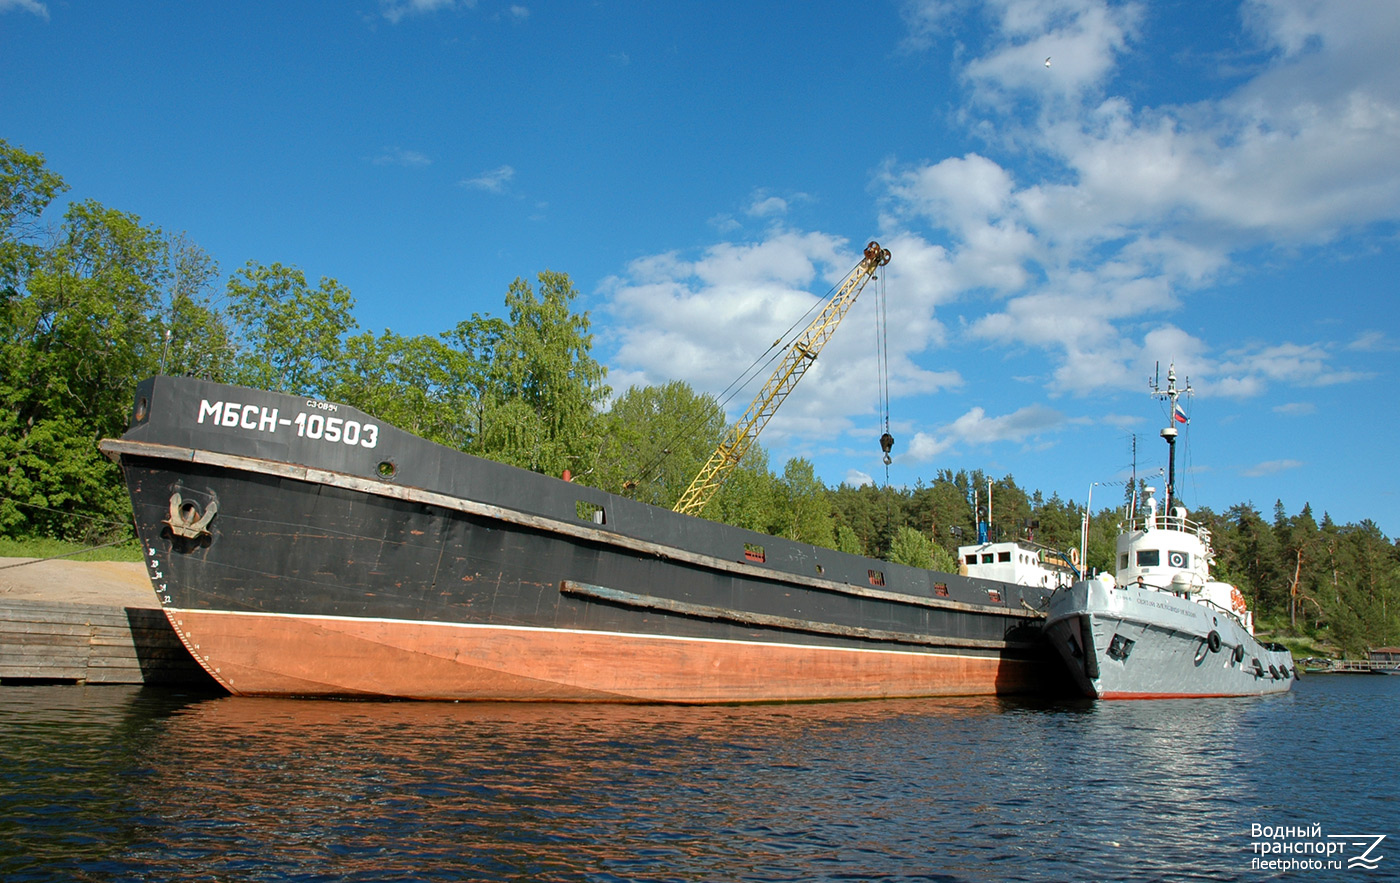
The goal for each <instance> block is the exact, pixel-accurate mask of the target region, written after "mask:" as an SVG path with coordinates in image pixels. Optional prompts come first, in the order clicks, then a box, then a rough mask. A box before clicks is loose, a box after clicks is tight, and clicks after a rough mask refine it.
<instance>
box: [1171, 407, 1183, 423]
mask: <svg viewBox="0 0 1400 883" xmlns="http://www.w3.org/2000/svg"><path fill="white" fill-rule="evenodd" d="M1172 418H1173V419H1175V420H1176V422H1177V423H1185V422H1186V412H1185V411H1183V410H1181V405H1173V406H1172Z"/></svg>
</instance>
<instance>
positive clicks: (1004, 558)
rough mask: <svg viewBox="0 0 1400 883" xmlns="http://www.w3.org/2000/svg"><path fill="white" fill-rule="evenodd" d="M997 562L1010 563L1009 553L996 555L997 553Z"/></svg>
mask: <svg viewBox="0 0 1400 883" xmlns="http://www.w3.org/2000/svg"><path fill="white" fill-rule="evenodd" d="M997 560H998V561H1005V562H1008V563H1010V561H1011V553H1010V552H998V553H997Z"/></svg>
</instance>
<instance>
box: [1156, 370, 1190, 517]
mask: <svg viewBox="0 0 1400 883" xmlns="http://www.w3.org/2000/svg"><path fill="white" fill-rule="evenodd" d="M1158 370H1159V371H1160V370H1161V366H1160V363H1159V365H1158ZM1183 395H1187V396H1189V395H1191V381H1190V379H1187V381H1186V388H1185V389H1177V388H1176V363H1175V362H1173V363H1170V364H1169V365H1168V366H1167V388H1166V389H1162V388H1161V387H1160V386H1159V385H1158V382H1157V377H1153V379H1152V397H1153V398H1156V399H1166V400H1167V402H1168V403H1169V404H1170V405H1171V412H1170V414H1169V415H1168V417H1167V420H1168V421H1169V422H1168V424H1167V427H1166V428H1165V429H1163V430H1162V432H1161V435H1162V438H1164V439H1166V440H1167V492H1166V499H1165V503H1164V505H1163V507H1162V508H1163V510H1164V511H1166V512H1168V513H1170V512H1171V511H1172V505H1173V504H1174V503H1175V502H1176V436H1177V429H1176V424H1178V423H1186V422H1187V419H1186V412H1185V411H1184V410H1182V408H1181V406H1180V405H1179V404H1177V400H1178V399H1180V398H1181V397H1182V396H1183Z"/></svg>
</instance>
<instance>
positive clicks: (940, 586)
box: [933, 583, 948, 598]
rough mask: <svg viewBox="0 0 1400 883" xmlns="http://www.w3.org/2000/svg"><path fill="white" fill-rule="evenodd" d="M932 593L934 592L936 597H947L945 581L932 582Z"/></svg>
mask: <svg viewBox="0 0 1400 883" xmlns="http://www.w3.org/2000/svg"><path fill="white" fill-rule="evenodd" d="M933 593H934V594H935V595H937V596H938V597H940V598H946V597H948V584H947V583H934V584H933Z"/></svg>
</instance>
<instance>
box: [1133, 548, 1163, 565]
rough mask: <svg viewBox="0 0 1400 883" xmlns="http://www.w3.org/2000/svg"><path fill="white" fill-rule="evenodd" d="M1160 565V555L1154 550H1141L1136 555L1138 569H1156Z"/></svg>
mask: <svg viewBox="0 0 1400 883" xmlns="http://www.w3.org/2000/svg"><path fill="white" fill-rule="evenodd" d="M1161 563H1162V553H1161V552H1159V551H1157V550H1156V549H1141V550H1139V551H1138V553H1137V566H1138V567H1156V566H1157V565H1159V564H1161Z"/></svg>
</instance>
